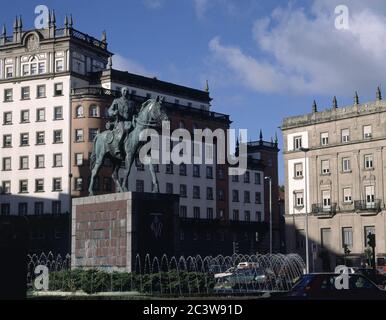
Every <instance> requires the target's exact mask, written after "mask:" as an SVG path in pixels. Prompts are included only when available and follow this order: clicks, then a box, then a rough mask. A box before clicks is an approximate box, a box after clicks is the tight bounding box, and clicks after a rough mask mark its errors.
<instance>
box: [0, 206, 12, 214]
mask: <svg viewBox="0 0 386 320" xmlns="http://www.w3.org/2000/svg"><path fill="white" fill-rule="evenodd" d="M0 214H1V215H2V216H9V215H10V214H11V204H10V203H2V204H1V210H0Z"/></svg>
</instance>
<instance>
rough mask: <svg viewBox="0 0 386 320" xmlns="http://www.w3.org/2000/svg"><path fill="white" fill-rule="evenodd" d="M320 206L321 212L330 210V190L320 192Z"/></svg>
mask: <svg viewBox="0 0 386 320" xmlns="http://www.w3.org/2000/svg"><path fill="white" fill-rule="evenodd" d="M322 201H323V203H322V205H323V211H330V210H331V192H330V190H324V191H322Z"/></svg>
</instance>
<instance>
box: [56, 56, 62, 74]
mask: <svg viewBox="0 0 386 320" xmlns="http://www.w3.org/2000/svg"><path fill="white" fill-rule="evenodd" d="M63 71H64V60H63V59H57V60H55V72H63Z"/></svg>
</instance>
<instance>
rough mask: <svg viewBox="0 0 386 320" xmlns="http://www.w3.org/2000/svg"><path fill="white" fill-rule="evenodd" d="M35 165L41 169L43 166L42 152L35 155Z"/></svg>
mask: <svg viewBox="0 0 386 320" xmlns="http://www.w3.org/2000/svg"><path fill="white" fill-rule="evenodd" d="M35 167H36V168H37V169H43V168H44V155H43V154H38V155H37V156H36V157H35Z"/></svg>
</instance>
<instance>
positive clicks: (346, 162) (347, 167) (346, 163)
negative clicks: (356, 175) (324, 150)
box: [342, 158, 351, 172]
mask: <svg viewBox="0 0 386 320" xmlns="http://www.w3.org/2000/svg"><path fill="white" fill-rule="evenodd" d="M342 170H343V172H351V161H350V158H343V159H342Z"/></svg>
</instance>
